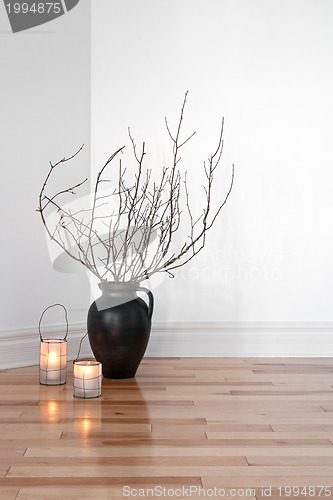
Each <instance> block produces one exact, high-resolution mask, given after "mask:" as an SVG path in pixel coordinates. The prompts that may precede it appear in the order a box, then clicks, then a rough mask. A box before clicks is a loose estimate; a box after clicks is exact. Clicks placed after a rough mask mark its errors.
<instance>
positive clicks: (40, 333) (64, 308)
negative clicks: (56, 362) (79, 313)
mask: <svg viewBox="0 0 333 500" xmlns="http://www.w3.org/2000/svg"><path fill="white" fill-rule="evenodd" d="M55 306H59V307H62V308H63V310H64V312H65V320H66V334H65V337H64V338H63V340H66V339H67V335H68V316H67V309H66V307H65V306H63V305H62V304H52V305H51V306H48V307H46V309H44V311H43V312H42V314H41V316H40V318H39V323H38V332H39V337H40V340H41V341H42V340H43V337H42V331H41V328H40V326H41V323H42V319H43V316H44V314H45V313H46V311H47V310H48V309H51V307H55Z"/></svg>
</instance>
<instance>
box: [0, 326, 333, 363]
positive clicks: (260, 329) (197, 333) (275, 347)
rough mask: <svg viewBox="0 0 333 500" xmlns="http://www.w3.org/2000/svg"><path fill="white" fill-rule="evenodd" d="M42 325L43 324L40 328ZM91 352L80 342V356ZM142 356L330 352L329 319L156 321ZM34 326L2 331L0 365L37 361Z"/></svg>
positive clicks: (78, 329)
mask: <svg viewBox="0 0 333 500" xmlns="http://www.w3.org/2000/svg"><path fill="white" fill-rule="evenodd" d="M85 328H86V327H85V325H84V324H76V325H72V326H71V328H70V330H69V333H68V339H67V340H68V360H72V359H75V358H76V357H77V353H78V349H79V343H80V340H81V338H82V337H83V335H84V334H85V332H86V329H85ZM44 330H45V328H44ZM63 331H64V325H59V326H56V327H53V328H49V329H48V331H47V332H46V333H44V335H43V336H44V338H52V337H56V338H61V332H63ZM90 356H92V353H91V350H90V346H89V341H88V339H87V338H85V340H84V341H83V344H82V349H81V357H90ZM146 356H153V357H154V356H156V357H162V356H168V357H169V356H171V357H180V356H194V357H196V356H198V357H205V356H207V357H217V356H222V357H223V356H226V357H227V356H234V357H250V356H255V357H264V356H266V357H302V356H304V357H330V356H333V323H331V322H329V323H328V322H313V323H309V322H307V323H305V322H294V323H282V322H276V323H274V322H271V323H264V322H260V323H254V322H253V323H222V322H221V323H154V324H153V327H152V332H151V336H150V341H149V345H148V348H147V352H146ZM38 363H39V336H38V331H37V329H31V328H30V329H24V330H23V329H21V330H20V331H2V332H0V369H5V368H16V367H20V366H30V365H37V364H38Z"/></svg>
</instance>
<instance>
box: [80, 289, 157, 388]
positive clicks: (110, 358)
mask: <svg viewBox="0 0 333 500" xmlns="http://www.w3.org/2000/svg"><path fill="white" fill-rule="evenodd" d="M98 286H99V288H100V289H101V291H102V295H101V297H99V298H98V299H97V300H95V302H93V303H92V304H91V306H90V308H89V312H88V336H89V342H90V346H91V349H92V351H93V353H94V356H95V358H96V359H97V361H100V362H101V363H102V370H103V375H104V377H107V378H131V377H134V376H135V374H136V371H137V369H138V366H139V364H140V362H141V360H142V358H143V356H144V353H145V351H146V348H147V345H148V340H149V335H150V328H151V317H152V314H153V307H154V298H153V294H152V293H151V291H150V290H148V289H147V288H142V287H141V286H140V283H113V282H104V283H100V284H99V285H98ZM137 291H144V292H146V293H147V294H148V298H149V306H147V304H146V302H145V301H144V300H143V299H142V298H140V297H138V296H137V294H136V292H137Z"/></svg>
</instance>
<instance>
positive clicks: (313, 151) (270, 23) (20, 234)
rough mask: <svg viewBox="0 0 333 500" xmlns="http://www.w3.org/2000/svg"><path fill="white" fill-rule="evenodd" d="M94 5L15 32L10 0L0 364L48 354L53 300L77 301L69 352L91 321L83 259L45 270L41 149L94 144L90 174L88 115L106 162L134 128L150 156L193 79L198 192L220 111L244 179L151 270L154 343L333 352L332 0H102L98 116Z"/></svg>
mask: <svg viewBox="0 0 333 500" xmlns="http://www.w3.org/2000/svg"><path fill="white" fill-rule="evenodd" d="M89 3H90V2H88V1H83V0H82V1H81V2H79V4H78V5H77V7H75V9H73V10H72V11H71V12H70V13H68V14H67V15H65V16H63V17H60V18H59V19H57V20H55V21H53V22H52V23H50V24H47V25H44V26H40V27H38V28H36V29H34V30H29V31H27V32H22V33H18V34H15V35H13V34H12V33H11V32H10V31H9V23H8V20H7V18H6V14H5V10H4V6H3V5H2V4H0V60H1V83H0V88H1V92H0V109H1V115H0V134H1V148H0V165H1V197H0V204H1V226H2V231H1V246H0V252H1V262H2V270H1V285H2V286H1V292H0V293H1V301H0V318H1V321H0V367H8V366H15V365H19V364H21V365H24V364H29V363H33V362H34V363H37V362H38V357H37V356H38V338H37V324H38V319H39V315H40V313H41V311H42V310H43V309H44V307H46V306H47V305H49V304H51V303H53V302H58V301H60V302H62V303H64V304H65V305H66V306H67V307H68V309H69V318H70V323H71V334H72V342H70V344H69V345H70V348H71V350H72V355H73V353H74V352H75V349H76V346H77V340H78V339H79V337H80V335H81V333H82V329H84V323H85V318H86V311H87V308H88V305H89V287H88V281H87V277H86V274H85V272H84V271H82V272H81V273H79V274H74V275H72V274H62V273H57V272H56V271H55V270H54V269H52V266H51V264H50V259H49V253H48V250H47V246H46V241H45V235H44V232H43V229H42V225H41V222H40V220H39V216H38V214H37V213H36V212H35V209H36V207H37V198H38V193H39V189H40V186H41V183H42V180H43V178H44V176H45V173H46V170H47V168H48V160H53V161H55V160H57V159H59V158H60V157H62V156H64V155H67V154H71V153H72V152H73V150H75V149H76V148H77V147H78V146H79V145H81V143H82V142H85V143H86V144H87V147H86V150H85V153H84V154H83V155H82V156H81V158H82V159H81V160H80V161H78V162H77V163H76V165H75V168H76V169H77V170H76V172H77V173H78V174H79V176H80V179H81V174H82V175H83V176H85V175H87V174H88V173H89V170H90V158H89V153H90V150H89V140H90V130H91V132H92V170H93V171H96V169H97V168H98V167H99V166H100V164H101V163H102V162H103V161H104V160H105V159H106V158H107V157H108V156H109V155H110V153H111V152H113V151H114V150H115V149H116V148H118V147H119V146H122V145H123V144H124V143H127V144H128V138H127V127H128V126H129V125H130V126H131V128H132V132H133V133H134V135H135V137H136V140H137V142H138V143H139V142H140V141H142V140H145V141H146V142H147V150H148V153H149V155H150V156H149V158H150V160H149V161H148V164H147V165H148V166H154V169H155V168H157V166H159V167H161V165H162V163H163V162H166V161H167V160H168V158H169V152H170V144H169V143H168V140H167V135H166V133H165V128H164V121H163V120H164V116H165V115H166V114H167V115H168V117H169V119H170V124H171V125H172V124H175V123H176V121H177V117H178V113H179V109H180V106H181V102H182V99H183V94H184V92H185V91H186V90H187V89H189V91H190V93H189V102H188V107H187V111H186V119H185V123H184V131H188V132H192V130H194V129H195V130H197V135H196V136H195V138H193V140H192V141H191V143H189V145H188V148H187V149H186V150H185V151H184V157H183V168H184V169H186V168H187V169H188V170H189V175H190V176H191V192H192V194H195V196H197V191H196V190H195V188H194V185H195V184H198V185H199V184H200V183H201V179H202V177H201V172H202V170H201V169H202V160H203V159H205V158H206V157H207V155H208V154H210V153H211V152H212V150H213V148H214V147H215V144H216V138H217V134H218V128H219V123H220V118H221V116H222V115H224V116H225V135H224V139H225V148H224V156H223V170H222V171H221V173H220V178H219V179H218V182H219V184H218V186H223V188H220V187H219V190H220V189H222V191H221V193H219V192H218V193H217V195H219V194H220V195H223V194H224V193H225V192H226V189H227V183H228V180H229V179H230V171H231V164H232V163H233V162H234V163H235V165H236V178H235V187H234V190H233V193H232V196H231V198H230V200H229V202H228V205H227V206H226V207H225V210H224V211H223V213H222V214H221V216H220V218H219V220H218V223H217V225H216V226H215V227H214V229H213V230H212V231H211V232H210V234H208V240H207V246H206V248H205V250H204V251H203V252H202V253H201V254H200V255H199V256H198V257H197V259H196V260H193V261H192V262H191V263H190V264H189V265H188V266H187V267H184V268H182V269H180V270H178V271H177V272H176V273H175V274H176V277H175V279H173V280H171V279H169V278H167V277H165V278H164V280H163V279H162V277H160V278H159V279H160V280H161V283H160V284H159V283H158V280H157V281H155V280H151V283H150V285H151V286H152V288H153V289H154V294H155V297H156V310H155V314H154V324H153V333H152V337H151V342H150V346H149V349H148V354H151V355H191V354H192V355H207V356H210V355H242V356H243V355H296V356H297V355H319V356H320V355H332V354H333V340H332V339H333V335H332V333H333V318H332V313H331V310H332V308H331V297H332V295H333V294H332V292H333V290H332V288H333V269H332V246H333V245H332V236H331V234H332V232H331V224H330V222H331V221H330V215H331V213H332V208H333V207H332V196H331V185H332V180H333V174H332V169H331V165H332V156H333V152H332V147H333V146H332V140H331V138H332V132H333V118H332V117H333V113H332V111H333V109H332V108H333V102H332V101H333V97H332V92H331V89H332V87H333V57H332V51H333V32H332V29H331V27H332V21H333V4H332V2H331V1H330V0H321V2H317V0H261V1H259V0H251V1H249V0H233V1H232V2H230V1H227V0H205V1H199V0H159V1H158V2H156V1H154V0H140V2H136V1H135V0H121V1H120V0H118V1H114V2H110V1H109V0H98V1H96V2H93V3H92V40H91V44H92V54H91V64H92V68H91V81H92V87H91V98H92V116H91V117H90V11H89V9H90V5H89ZM66 176H67V173H66ZM74 177H75V179H77V177H76V173H75V174H74V173H73V178H74ZM63 179H64V178H63V177H62V180H63ZM80 179H79V180H80ZM66 180H67V177H66ZM68 180H69V178H68ZM197 205H198V206H199V203H197ZM185 234H186V233H185ZM183 237H184V235H183ZM44 325H45V329H46V331H47V332H48V333H51V332H53V331H58V330H61V328H62V327H63V320H62V319H59V314H58V313H54V314H53V315H52V314H50V316H48V317H47V318H45V323H44ZM74 340H75V342H74ZM18 351H19V352H20V357H17V352H18Z"/></svg>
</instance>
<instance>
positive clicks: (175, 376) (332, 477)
mask: <svg viewBox="0 0 333 500" xmlns="http://www.w3.org/2000/svg"><path fill="white" fill-rule="evenodd" d="M72 382H73V378H72V364H71V363H69V364H68V376H67V384H66V385H63V386H54V387H52V386H42V385H39V374H38V367H29V368H20V369H12V370H3V371H0V430H1V432H0V500H9V499H10V500H14V499H16V500H53V499H64V500H72V499H73V500H88V499H89V500H92V499H94V500H110V499H113V498H127V497H128V498H135V494H137V497H136V498H147V497H150V498H158V496H157V495H156V496H155V497H153V495H152V493H153V492H152V491H150V495H149V491H148V492H147V488H154V487H160V488H161V489H160V490H158V489H157V490H155V491H154V493H156V492H157V493H158V491H160V492H161V491H163V490H162V488H165V490H164V493H165V495H164V496H163V498H171V497H172V494H174V498H176V497H177V498H192V499H198V498H207V497H208V496H209V497H210V498H221V494H222V493H223V490H222V489H223V488H224V489H225V497H227V496H229V497H233V498H247V497H251V498H254V496H253V493H254V495H255V497H256V498H263V497H266V498H267V497H270V498H281V497H286V496H289V497H291V498H293V499H295V498H325V497H326V498H330V497H332V498H333V360H332V359H328V358H326V359H325V358H321V359H318V358H306V359H305V358H302V359H300V358H297V359H291V358H286V359H281V358H269V359H263V358H258V359H254V358H248V359H241V358H181V359H179V358H154V359H144V360H143V362H142V364H141V366H140V368H139V370H138V373H137V376H136V378H135V379H128V380H118V381H116V380H108V379H104V380H103V386H102V396H101V398H98V399H91V400H83V399H79V398H73V396H72V390H73V389H72V387H73V386H72ZM124 486H127V487H128V488H127V489H125V490H123V487H124ZM286 486H295V489H294V490H293V491H292V492H291V495H288V493H289V492H290V490H289V489H288V488H287V489H286V490H285V489H284V487H286ZM309 486H312V487H314V489H312V490H309V489H306V488H304V487H309ZM322 486H323V487H325V486H326V487H331V488H330V489H326V491H325V490H324V489H320V487H322ZM190 487H192V489H191V490H190ZM263 487H264V489H265V491H263V490H262V488H263ZM297 487H298V488H299V490H298V489H297ZM176 488H179V489H178V490H176ZM199 488H202V489H201V491H200V490H199ZM214 488H217V489H216V490H214ZM250 488H253V493H252V492H251V491H249V490H248V491H247V489H250ZM131 489H133V490H131ZM219 489H220V491H219ZM214 491H215V492H216V496H213V495H208V494H209V493H214ZM204 492H205V493H206V494H207V496H206V497H205V496H204V494H203V493H204ZM123 493H125V494H126V495H127V496H125V495H123ZM129 493H131V494H132V496H129ZM180 493H182V494H181V495H180ZM189 493H190V494H191V496H189ZM219 495H220V496H219ZM251 495H252V496H251Z"/></svg>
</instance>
